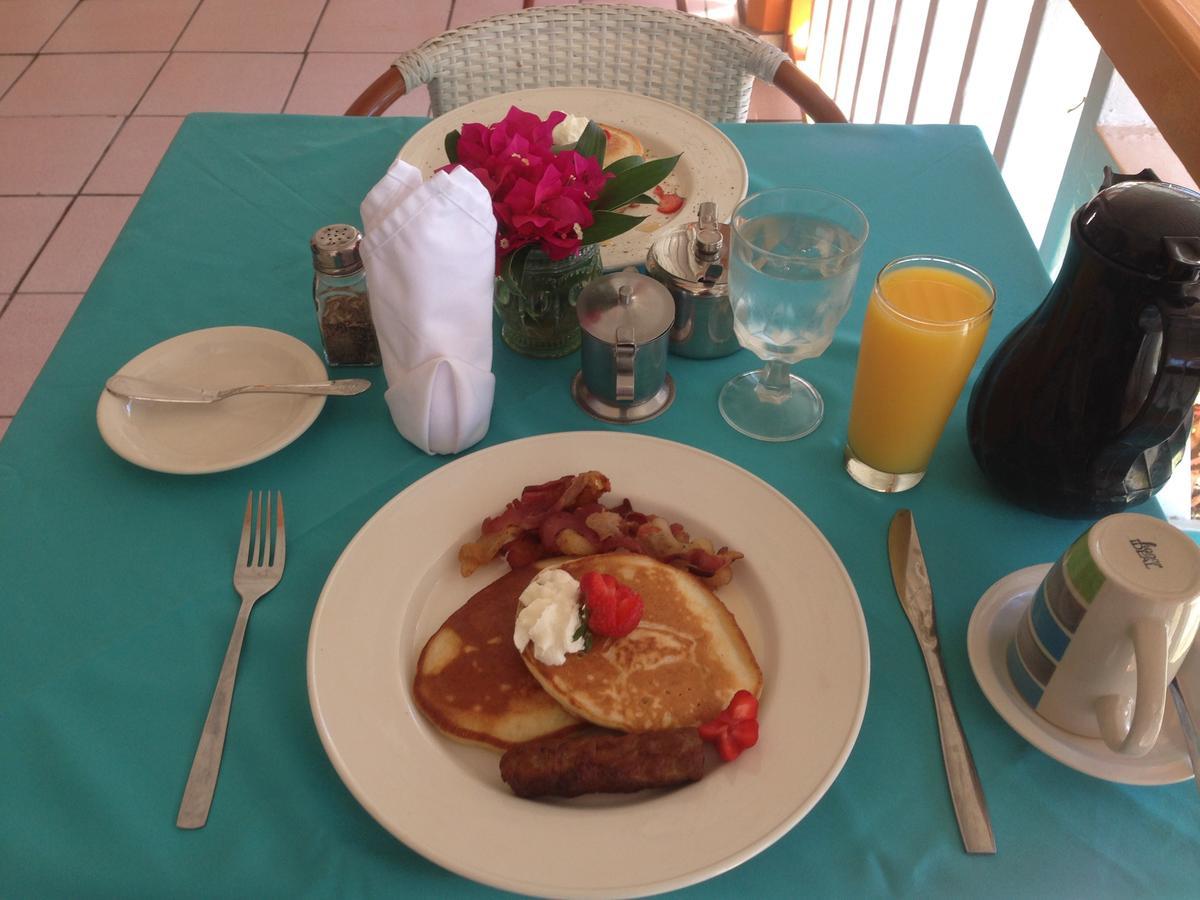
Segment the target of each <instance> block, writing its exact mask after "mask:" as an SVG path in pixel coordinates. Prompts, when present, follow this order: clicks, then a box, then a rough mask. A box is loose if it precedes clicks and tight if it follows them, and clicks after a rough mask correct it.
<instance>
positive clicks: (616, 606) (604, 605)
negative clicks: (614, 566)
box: [579, 572, 645, 638]
mask: <svg viewBox="0 0 1200 900" xmlns="http://www.w3.org/2000/svg"><path fill="white" fill-rule="evenodd" d="M579 591H580V593H581V594H582V595H583V602H584V605H585V606H586V607H587V625H588V628H589V629H591V631H592V633H593V634H599V635H602V636H604V637H612V638H619V637H625V635H627V634H629V632H631V631H633V629H635V628H637V625H638V622H640V621H641V620H642V613H643V612H644V611H645V604H644V603H643V602H642V598H641V595H640V594H638V593H637V591H635V590H633V588H631V587H629V585H626V584H622V583H621V582H619V581H617V579H615V578H613V577H612V576H611V575H605V574H604V573H602V572H588V573H586V574H585V575H584V576H583V578H581V579H580V580H579Z"/></svg>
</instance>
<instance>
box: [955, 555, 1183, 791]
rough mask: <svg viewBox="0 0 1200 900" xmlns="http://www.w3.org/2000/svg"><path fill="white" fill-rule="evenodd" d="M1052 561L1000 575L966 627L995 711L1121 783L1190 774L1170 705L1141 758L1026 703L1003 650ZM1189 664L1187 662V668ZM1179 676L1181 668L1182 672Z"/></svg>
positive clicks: (1050, 750)
mask: <svg viewBox="0 0 1200 900" xmlns="http://www.w3.org/2000/svg"><path fill="white" fill-rule="evenodd" d="M1049 570H1050V564H1049V563H1046V564H1043V565H1038V566H1029V567H1028V568H1025V569H1020V570H1018V571H1016V572H1013V573H1011V574H1009V575H1006V576H1005V577H1003V578H1001V579H1000V580H999V581H997V582H996V583H995V584H993V585H992V586H991V587H990V588H988V590H987V592H986V593H985V594H984V595H983V597H982V598H980V600H979V603H978V604H977V605H976V607H975V612H974V613H972V614H971V623H970V625H969V626H968V627H967V655H968V656H969V657H970V660H971V668H972V669H973V670H974V671H975V680H976V681H978V682H979V687H980V688H982V690H983V693H984V696H986V697H987V698H988V700H989V701H990V702H991V704H992V706H994V707H995V708H996V712H998V713H1000V715H1001V717H1002V718H1003V719H1004V720H1005V721H1006V722H1008V724H1009V725H1011V726H1012V727H1013V729H1014V730H1015V731H1016V732H1017V734H1019V735H1021V737H1023V738H1025V740H1027V741H1029V743H1031V744H1033V746H1035V747H1037V748H1038V749H1039V750H1041V751H1042V752H1043V753H1046V754H1047V755H1049V756H1052V757H1053V758H1054V759H1057V760H1058V761H1059V762H1061V763H1063V764H1064V765H1067V766H1070V767H1071V768H1072V769H1077V770H1078V771H1080V772H1083V773H1084V774H1085V775H1092V776H1094V777H1096V778H1103V779H1104V780H1105V781H1116V782H1120V783H1122V784H1138V785H1154V784H1174V783H1175V782H1178V781H1187V780H1188V779H1190V778H1191V777H1192V766H1191V762H1190V761H1189V760H1188V755H1187V748H1186V745H1185V744H1184V742H1183V734H1182V732H1181V731H1180V728H1179V720H1178V719H1177V718H1176V717H1175V711H1174V708H1173V707H1172V706H1171V705H1170V704H1168V705H1167V713H1166V715H1165V716H1164V718H1163V726H1162V732H1161V733H1160V734H1159V736H1158V743H1157V744H1155V745H1154V749H1152V750H1151V751H1150V752H1149V753H1147V754H1146V755H1145V756H1142V757H1133V756H1125V755H1124V754H1121V753H1114V752H1113V751H1112V750H1109V749H1108V746H1107V745H1106V744H1105V743H1104V742H1103V741H1101V740H1098V739H1094V738H1085V737H1080V736H1079V735H1077V734H1071V733H1070V732H1069V731H1064V730H1063V729H1061V728H1058V727H1056V726H1054V725H1051V724H1050V723H1049V722H1047V721H1046V720H1045V719H1043V718H1042V717H1041V716H1039V715H1038V714H1037V713H1036V712H1035V711H1034V710H1033V708H1032V707H1031V706H1030V705H1029V704H1028V703H1026V702H1025V700H1024V699H1023V698H1022V697H1021V695H1020V694H1019V693H1017V689H1016V687H1014V686H1013V683H1012V679H1011V678H1010V677H1009V674H1008V667H1007V665H1006V663H1005V654H1006V653H1007V652H1008V645H1009V643H1010V642H1011V641H1012V637H1013V634H1014V633H1015V632H1016V629H1017V623H1018V622H1019V621H1020V618H1021V614H1022V613H1023V612H1024V611H1025V607H1026V606H1027V605H1028V604H1029V602H1030V600H1031V599H1032V598H1033V593H1034V591H1036V590H1037V586H1038V585H1039V584H1040V583H1041V581H1042V578H1043V577H1044V576H1045V574H1046V572H1048V571H1049ZM1185 668H1187V667H1185ZM1180 677H1181V678H1183V677H1185V676H1184V673H1183V672H1182V671H1181V673H1180Z"/></svg>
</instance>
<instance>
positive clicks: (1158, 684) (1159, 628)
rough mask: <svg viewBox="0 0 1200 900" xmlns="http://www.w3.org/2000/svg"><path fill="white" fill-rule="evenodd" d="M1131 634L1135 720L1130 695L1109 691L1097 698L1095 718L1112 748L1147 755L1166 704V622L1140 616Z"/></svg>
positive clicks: (1101, 734) (1160, 726) (1117, 751)
mask: <svg viewBox="0 0 1200 900" xmlns="http://www.w3.org/2000/svg"><path fill="white" fill-rule="evenodd" d="M1129 636H1130V638H1131V639H1132V640H1133V658H1134V661H1135V665H1136V666H1137V696H1136V697H1134V698H1133V721H1132V722H1129V704H1130V698H1128V697H1122V696H1120V695H1119V694H1107V695H1105V696H1103V697H1100V698H1099V699H1098V700H1097V701H1096V718H1097V720H1099V723H1100V736H1101V737H1102V738H1104V743H1106V744H1107V745H1108V747H1109V749H1110V750H1113V751H1115V752H1116V753H1126V754H1128V755H1130V756H1145V755H1146V754H1147V753H1149V752H1150V749H1151V748H1152V747H1153V746H1154V743H1155V742H1156V741H1157V740H1158V732H1159V730H1160V729H1161V728H1162V720H1163V712H1164V711H1165V710H1166V706H1167V625H1166V623H1165V622H1157V621H1154V620H1153V619H1139V620H1138V621H1136V622H1134V623H1133V626H1132V628H1131V629H1130V633H1129ZM1126 722H1129V724H1128V727H1127V726H1126Z"/></svg>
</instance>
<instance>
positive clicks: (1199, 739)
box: [1167, 678, 1200, 788]
mask: <svg viewBox="0 0 1200 900" xmlns="http://www.w3.org/2000/svg"><path fill="white" fill-rule="evenodd" d="M1167 688H1168V690H1169V692H1170V694H1171V699H1172V700H1173V701H1175V712H1176V713H1178V714H1179V726H1180V728H1181V729H1182V730H1183V743H1184V744H1185V745H1186V746H1187V752H1188V758H1189V759H1191V761H1192V776H1193V777H1194V778H1195V781H1196V787H1197V788H1200V735H1197V734H1196V723H1195V721H1194V720H1193V719H1192V716H1191V713H1190V712H1189V711H1188V705H1187V701H1186V700H1184V699H1183V691H1182V690H1180V688H1179V679H1178V678H1173V679H1171V683H1170V684H1169V685H1167Z"/></svg>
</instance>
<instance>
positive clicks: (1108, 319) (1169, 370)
mask: <svg viewBox="0 0 1200 900" xmlns="http://www.w3.org/2000/svg"><path fill="white" fill-rule="evenodd" d="M1198 388H1200V194H1197V193H1196V192H1195V191H1191V190H1188V189H1187V188H1183V187H1179V186H1178V185H1172V184H1166V183H1165V182H1162V181H1160V180H1159V179H1158V177H1157V176H1155V174H1154V173H1153V172H1152V171H1151V170H1149V169H1144V170H1143V171H1141V172H1139V173H1138V174H1137V175H1119V174H1114V173H1113V172H1112V171H1111V170H1110V169H1108V168H1107V167H1106V168H1105V170H1104V182H1103V185H1102V186H1101V190H1100V192H1099V193H1098V194H1097V195H1096V196H1095V197H1093V198H1092V199H1091V200H1090V201H1089V202H1088V203H1087V204H1086V205H1084V206H1083V207H1082V208H1081V209H1080V210H1078V211H1077V212H1076V213H1075V216H1074V218H1073V219H1072V220H1071V238H1070V243H1069V245H1068V247H1067V252H1066V257H1065V259H1064V261H1063V266H1062V271H1061V272H1060V273H1059V276H1058V278H1057V279H1056V280H1055V282H1054V285H1053V286H1052V287H1051V289H1050V293H1049V294H1048V295H1047V296H1046V299H1045V300H1044V301H1043V302H1042V305H1041V306H1039V307H1038V308H1037V310H1035V311H1034V313H1033V314H1032V315H1031V316H1030V317H1029V318H1028V319H1026V320H1025V321H1024V322H1022V323H1021V324H1020V325H1019V326H1017V328H1015V329H1014V330H1013V332H1012V333H1011V334H1010V335H1008V337H1007V338H1005V340H1004V341H1003V342H1002V343H1001V345H1000V346H999V348H998V349H997V350H996V352H995V354H994V355H993V356H992V358H991V359H990V360H989V361H988V363H987V365H986V366H985V367H984V370H983V373H982V374H981V375H980V377H979V380H978V381H977V382H976V384H975V388H974V390H973V391H972V392H971V400H970V406H969V408H968V412H967V427H968V435H969V438H970V443H971V451H972V452H973V453H974V454H975V459H976V460H977V461H978V463H979V465H980V467H981V468H982V469H983V471H984V473H985V474H986V475H987V477H988V478H989V479H990V480H991V481H992V483H993V484H995V485H996V486H997V487H998V488H999V489H1000V490H1001V491H1002V492H1003V493H1004V494H1005V495H1006V496H1007V497H1008V498H1010V499H1011V500H1013V501H1014V502H1016V503H1019V504H1020V505H1022V506H1025V507H1028V508H1030V509H1033V510H1036V511H1038V512H1043V513H1048V514H1050V515H1056V516H1064V517H1070V518H1083V517H1096V516H1101V515H1105V514H1108V513H1112V512H1119V511H1120V510H1123V509H1126V508H1127V507H1129V506H1132V505H1133V504H1136V503H1140V502H1142V501H1143V500H1146V499H1148V498H1149V497H1150V496H1152V495H1153V494H1154V493H1155V492H1156V491H1157V490H1158V489H1159V488H1161V487H1162V486H1163V485H1164V484H1165V483H1166V481H1167V479H1168V478H1169V477H1170V475H1171V470H1172V469H1173V468H1174V467H1175V465H1176V463H1178V461H1179V459H1180V454H1181V451H1182V450H1183V448H1184V446H1185V444H1186V442H1187V439H1188V432H1189V430H1190V427H1191V422H1192V405H1193V404H1194V403H1195V401H1196V392H1197V389H1198Z"/></svg>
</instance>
